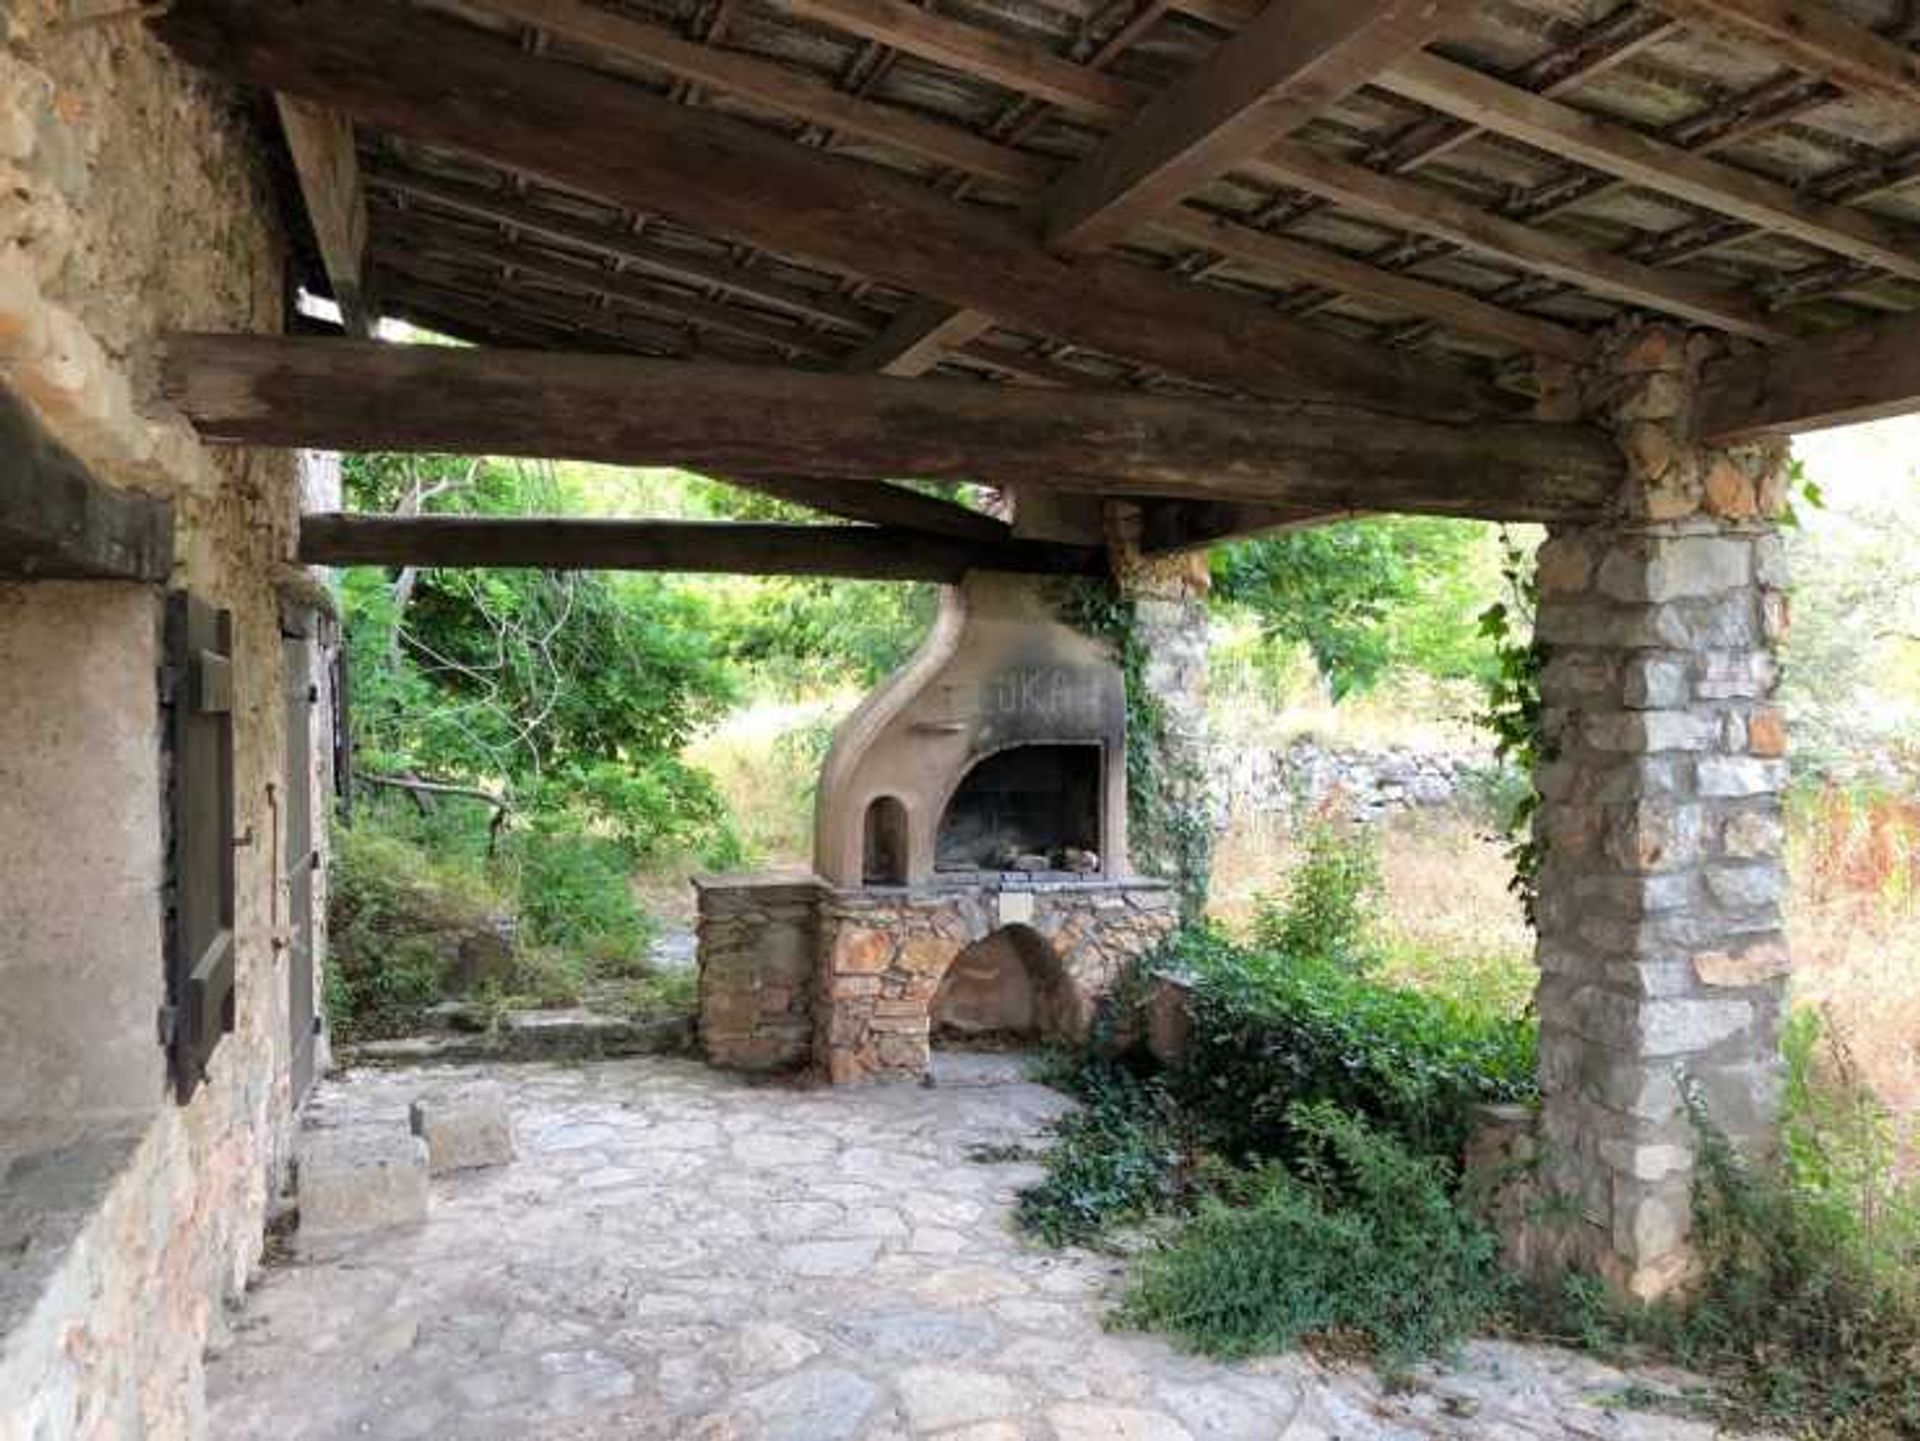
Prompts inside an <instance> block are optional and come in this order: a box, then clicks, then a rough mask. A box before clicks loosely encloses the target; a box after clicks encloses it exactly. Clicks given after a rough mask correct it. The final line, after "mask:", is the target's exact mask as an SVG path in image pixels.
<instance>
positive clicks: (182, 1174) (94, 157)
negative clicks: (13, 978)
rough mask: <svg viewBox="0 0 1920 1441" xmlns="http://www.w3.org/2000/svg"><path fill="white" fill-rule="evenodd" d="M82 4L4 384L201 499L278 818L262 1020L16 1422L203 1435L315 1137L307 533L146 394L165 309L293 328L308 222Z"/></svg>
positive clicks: (40, 1355) (244, 729)
mask: <svg viewBox="0 0 1920 1441" xmlns="http://www.w3.org/2000/svg"><path fill="white" fill-rule="evenodd" d="M96 8H97V7H96ZM74 10H75V7H73V6H71V5H68V4H65V3H57V0H16V3H13V4H11V5H9V6H7V7H5V9H4V10H0V195H4V196H5V197H6V199H5V203H4V204H0V381H4V383H5V384H7V385H8V386H9V387H11V388H12V389H13V390H14V391H15V392H16V393H18V394H19V395H21V396H22V397H24V398H25V399H26V400H27V402H28V403H29V404H30V405H31V406H33V407H34V408H35V410H36V411H37V412H38V413H39V415H40V417H41V419H42V420H43V422H44V423H45V424H46V426H47V428H48V429H49V431H50V432H51V433H52V434H53V435H54V436H55V437H56V438H58V439H59V440H60V441H62V442H63V443H64V444H66V445H67V446H68V447H69V448H70V449H71V450H73V451H74V452H75V453H76V454H78V455H79V456H80V457H81V458H82V459H83V460H85V461H86V462H88V463H89V464H90V465H91V466H92V467H93V469H94V471H95V473H96V474H98V475H99V476H100V477H101V478H102V479H103V480H105V481H107V482H109V483H111V484H117V485H122V486H127V487H131V488H137V489H143V490H146V491H149V492H152V493H155V494H159V495H164V496H166V497H168V498H170V499H171V500H172V501H173V503H174V508H175V518H176V526H177V536H178V539H177V554H176V566H175V572H174V576H173V583H174V584H176V585H187V586H191V587H192V588H194V589H195V590H197V591H199V592H200V593H202V594H203V595H205V596H206V597H207V598H208V599H210V600H212V601H214V602H216V603H218V604H221V605H224V606H227V607H230V608H231V609H232V610H233V613H234V631H235V650H234V676H235V703H234V719H235V732H236V754H235V793H236V796H237V814H236V825H237V829H238V831H239V833H240V834H241V835H243V836H244V835H246V834H247V833H249V832H251V834H252V835H253V836H254V837H256V838H257V839H256V843H255V844H253V845H251V846H249V847H247V848H245V849H242V850H241V851H239V852H238V855H237V865H238V875H237V914H236V922H235V938H236V996H237V1018H236V1030H235V1032H234V1034H233V1035H231V1036H229V1037H227V1038H226V1040H225V1041H224V1042H223V1043H222V1045H221V1046H220V1049H219V1051H218V1053H217V1054H216V1056H215V1058H214V1062H213V1067H212V1075H211V1079H210V1080H209V1082H208V1083H207V1084H206V1085H205V1086H203V1087H202V1088H201V1090H200V1092H199V1093H198V1095H197V1096H196V1097H195V1099H194V1101H193V1102H192V1104H191V1105H189V1106H186V1107H184V1108H183V1107H179V1106H176V1105H175V1104H173V1102H172V1101H171V1100H170V1099H169V1098H168V1097H166V1096H165V1095H164V1094H162V1093H160V1092H159V1091H158V1089H157V1088H156V1090H155V1092H154V1093H153V1094H152V1095H151V1096H150V1097H149V1098H148V1101H147V1105H146V1107H145V1109H144V1111H135V1112H133V1113H131V1114H130V1115H122V1116H121V1117H119V1118H118V1119H117V1120H116V1121H115V1122H114V1124H115V1125H117V1126H120V1127H125V1126H127V1125H129V1124H134V1125H137V1126H138V1129H139V1139H138V1142H137V1144H135V1145H132V1146H131V1147H130V1148H129V1149H128V1150H127V1151H126V1153H125V1156H126V1159H125V1163H124V1165H122V1166H120V1167H119V1168H118V1169H117V1170H115V1171H114V1172H113V1173H112V1174H111V1175H108V1176H105V1177H102V1178H101V1186H100V1190H101V1192H102V1195H101V1198H100V1199H99V1201H98V1204H97V1205H96V1206H94V1207H93V1208H92V1209H90V1210H89V1211H88V1212H87V1214H86V1215H85V1216H84V1217H81V1218H79V1220H78V1221H77V1222H76V1226H77V1230H76V1234H75V1236H74V1239H73V1241H72V1243H71V1245H70V1246H68V1247H67V1248H66V1249H65V1250H64V1251H63V1252H62V1253H61V1254H59V1255H58V1256H57V1257H52V1258H47V1261H48V1265H49V1267H50V1268H51V1269H50V1272H49V1274H48V1275H47V1277H46V1282H45V1285H44V1286H43V1287H42V1288H41V1289H40V1290H39V1293H38V1300H37V1301H36V1302H35V1303H34V1304H33V1305H31V1306H30V1307H28V1308H27V1309H26V1311H25V1312H24V1313H23V1314H21V1315H19V1316H18V1317H17V1318H16V1324H15V1325H13V1326H12V1327H11V1328H10V1329H9V1330H8V1332H7V1334H6V1335H5V1337H4V1339H0V1437H4V1438H7V1441H12V1438H13V1437H15V1436H22V1437H25V1436H31V1437H34V1438H36V1441H38V1438H41V1437H66V1436H99V1437H109V1436H111V1437H121V1436H143V1437H156V1438H165V1437H175V1436H194V1435H198V1434H201V1432H202V1431H203V1429H204V1426H203V1398H202V1395H201V1391H202V1381H201V1363H200V1357H201V1353H202V1350H203V1348H204V1345H205V1343H206V1341H207V1339H208V1337H209V1335H210V1333H211V1332H212V1331H213V1330H214V1329H215V1327H216V1326H217V1325H218V1324H219V1318H220V1313H221V1302H222V1300H223V1298H226V1297H231V1296H233V1295H235V1294H237V1293H238V1292H239V1290H240V1289H241V1287H242V1286H243V1285H244V1283H245V1281H246V1278H247V1275H248V1273H249V1270H250V1269H251V1267H252V1266H253V1265H254V1263H255V1261H256V1260H257V1258H258V1255H259V1250H260V1244H261V1235H262V1227H263V1221H264V1217H265V1213H266V1208H267V1204H268V1198H269V1194H270V1190H271V1188H272V1186H273V1185H274V1182H275V1178H276V1177H277V1175H278V1173H279V1172H280V1170H281V1166H282V1161H283V1158H284V1156H285V1154H286V1150H287V1142H288V1138H289V1135H290V1132H291V1097H290V1094H289V1084H288V1077H287V1066H286V1060H287V1052H288V1036H287V1024H288V1023H287V995H286V990H287V978H286V972H285V970H284V969H283V962H282V960H281V952H280V946H279V943H280V942H281V941H283V939H284V938H283V937H280V936H277V935H275V934H274V931H273V918H274V917H275V916H276V915H277V916H279V917H281V918H282V919H283V920H284V917H285V916H286V914H287V904H286V898H285V891H284V886H285V877H284V876H283V875H282V874H281V870H282V867H281V864H280V858H279V856H278V855H277V854H276V847H274V846H273V845H271V844H270V843H269V842H268V841H267V839H266V838H267V837H270V836H271V835H272V834H273V830H272V825H273V817H272V815H271V813H270V811H269V807H268V802H267V787H268V786H269V785H270V784H271V785H275V786H284V784H285V765H284V752H283V748H282V729H283V725H284V700H283V694H282V675H281V662H280V634H279V612H278V598H277V595H276V592H275V581H276V574H275V567H276V564H277V563H279V562H281V560H282V558H283V557H284V556H286V555H287V554H289V553H290V552H291V537H292V534H293V527H294V521H295V515H296V512H297V503H296V486H295V479H294V466H293V461H292V457H290V456H286V455H280V454H271V453H247V452H238V451H226V452H220V453H214V452H210V451H208V450H205V449H203V448H202V447H201V446H200V445H199V444H198V442H197V440H196V439H195V438H194V436H193V435H192V432H191V430H190V429H189V428H188V427H187V426H186V424H185V423H184V421H182V420H181V419H180V418H178V417H177V416H167V415H163V414H157V413H147V412H144V411H143V409H142V404H141V397H142V395H143V385H144V380H143V377H144V376H145V374H146V373H147V370H148V367H149V361H150V347H151V344H152V341H153V339H154V337H155V336H156V335H158V334H159V333H160V332H162V331H165V330H168V329H174V328H196V327H199V328H214V329H231V330H273V329H277V328H278V326H279V320H280V317H281V315H282V308H283V307H282V294H281V275H282V268H283V267H282V256H283V247H282V240H281V237H280V235H279V234H278V231H277V228H276V225H275V223H274V221H273V219H272V215H273V207H272V203H271V200H270V195H269V189H268V186H267V183H266V178H265V174H264V169H263V166H262V163H261V160H260V156H259V154H258V152H257V149H256V146H255V143H254V140H253V137H252V135H251V133H250V131H249V127H248V125H247V124H246V123H244V121H243V119H242V115H241V112H240V109H239V105H238V103H237V101H236V100H235V98H234V97H233V96H231V95H229V94H227V93H224V92H220V91H216V90H215V89H214V88H212V87H211V86H210V85H209V84H207V83H206V82H205V81H203V80H202V79H200V78H199V77H197V76H195V75H193V74H190V73H188V72H187V71H185V70H184V69H183V68H182V67H180V66H178V65H177V64H175V63H174V62H173V61H172V60H171V58H170V57H168V56H167V55H166V54H165V53H164V52H162V51H161V50H160V49H159V47H158V46H156V45H155V44H154V43H153V42H152V41H151V40H150V39H149V38H148V37H147V35H146V33H145V31H144V29H143V28H142V27H141V26H140V25H139V24H137V23H135V22H133V21H131V20H121V21H109V22H107V23H105V24H101V25H95V26H91V27H83V28H71V27H67V28H62V27H59V26H57V25H56V24H55V22H56V21H62V20H66V19H68V18H70V17H71V15H72V14H73V13H74ZM15 623H16V622H15V619H14V618H13V617H12V616H10V615H6V614H0V626H9V625H13V624H15ZM14 639H15V641H16V642H17V643H19V644H21V645H31V644H34V643H35V642H36V639H37V641H38V643H39V644H41V645H46V644H51V643H52V640H51V637H50V636H49V635H47V634H45V633H42V634H40V635H39V636H37V637H36V636H35V635H34V634H33V633H32V632H17V633H16V634H15V637H14ZM155 743H156V744H157V743H158V742H157V729H156V740H155ZM150 799H151V798H149V797H145V796H141V795H138V794H132V795H129V796H128V797H127V802H128V804H129V805H132V806H136V807H141V806H146V805H148V804H149V803H150ZM8 809H9V799H8V797H7V796H5V795H0V889H5V888H6V887H7V885H8V884H9V881H8V879H7V876H6V868H7V866H8V864H9V861H8V857H9V856H13V857H15V858H17V857H18V855H19V849H20V848H21V847H23V846H29V845H31V844H32V840H33V837H32V835H31V834H27V833H23V831H22V830H21V829H19V828H17V827H16V826H15V825H14V824H13V822H12V821H11V819H10V818H9V815H8ZM155 814H156V818H157V807H156V811H155ZM317 814H324V811H323V810H322V811H319V812H317ZM69 823H70V824H71V825H72V826H73V827H75V828H78V829H82V830H86V829H88V828H97V829H96V831H95V834H97V836H98V838H99V839H100V841H101V844H102V846H103V848H109V849H106V850H103V857H104V858H105V859H106V861H107V862H108V863H111V862H112V860H113V858H114V856H115V855H116V854H117V850H116V849H112V847H113V846H114V842H113V840H112V831H113V828H114V825H115V824H117V822H116V821H113V820H111V819H110V818H103V817H98V816H95V815H93V814H92V813H91V812H90V811H89V810H87V809H85V808H83V807H81V806H79V805H78V804H76V806H75V808H74V811H73V813H72V814H71V816H70V817H69ZM138 865H139V866H140V867H141V868H144V869H148V870H151V861H150V859H148V860H140V861H138ZM149 879H150V883H151V884H152V885H153V886H155V887H156V888H157V887H158V885H159V883H160V877H159V875H158V874H157V873H152V874H150V877H149ZM124 955H125V964H126V965H127V966H128V967H129V970H130V974H137V975H139V976H143V977H144V976H150V975H152V974H156V973H157V972H158V969H159V967H160V966H161V964H162V961H161V956H160V954H159V953H158V951H157V950H156V949H155V948H154V944H153V938H151V937H139V938H134V937H129V938H127V945H126V947H125V952H124ZM75 1002H76V1003H78V1004H84V1003H85V998H81V997H76V998H75ZM12 1004H13V998H12V997H0V1045H4V1044H6V1043H7V1042H6V1039H5V1038H6V1036H7V1035H8V1034H9V1033H11V1032H14V1031H15V1030H16V1029H17V1028H18V1027H19V1026H20V1025H22V1024H35V1023H37V1022H36V1018H35V1017H31V1016H27V1017H22V1016H16V1015H11V1014H8V1013H7V1012H8V1008H9V1007H10V1006H11V1005H12ZM146 1025H147V1031H146V1034H147V1035H148V1036H149V1037H151V1036H152V1034H153V1031H152V1018H151V1017H148V1019H147V1022H146ZM15 1199H17V1196H16V1197H15Z"/></svg>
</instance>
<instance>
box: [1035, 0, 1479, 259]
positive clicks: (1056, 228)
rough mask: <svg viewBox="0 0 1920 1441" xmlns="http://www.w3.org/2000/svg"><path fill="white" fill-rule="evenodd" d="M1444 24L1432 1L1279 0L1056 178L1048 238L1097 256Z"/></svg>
mask: <svg viewBox="0 0 1920 1441" xmlns="http://www.w3.org/2000/svg"><path fill="white" fill-rule="evenodd" d="M1451 18H1457V17H1455V16H1453V15H1452V14H1451V12H1450V11H1449V10H1448V8H1447V7H1446V6H1445V5H1442V4H1438V3H1435V0H1283V3H1276V4H1269V5H1268V6H1267V7H1266V8H1265V9H1264V10H1262V11H1261V12H1260V14H1259V15H1258V16H1257V17H1255V19H1254V20H1253V21H1252V23H1251V24H1249V25H1248V26H1247V28H1246V29H1244V30H1242V31H1241V32H1240V33H1239V34H1238V35H1236V36H1234V37H1233V39H1232V40H1230V41H1228V42H1227V43H1226V44H1225V45H1222V46H1221V47H1220V48H1219V49H1218V50H1216V51H1215V52H1214V53H1213V54H1212V55H1211V56H1210V57H1209V58H1208V59H1207V61H1206V63H1204V64H1203V65H1201V66H1200V67H1198V68H1197V69H1196V70H1194V71H1193V72H1192V73H1191V74H1189V75H1187V76H1186V77H1184V78H1183V79H1182V80H1180V81H1179V82H1178V83H1177V84H1175V85H1172V86H1170V87H1168V88H1167V89H1166V90H1164V91H1162V92H1161V93H1159V94H1158V95H1155V96H1154V97H1153V99H1152V100H1150V101H1148V102H1147V103H1146V104H1145V105H1144V106H1143V107H1141V109H1140V110H1139V111H1138V112H1137V113H1135V114H1134V115H1133V117H1132V118H1131V119H1130V120H1129V121H1128V122H1127V124H1126V125H1125V126H1124V127H1122V128H1121V129H1120V130H1119V131H1118V132H1117V133H1116V134H1115V135H1113V136H1112V137H1111V138H1109V139H1108V140H1107V141H1106V142H1105V143H1104V144H1102V145H1101V146H1100V147H1099V148H1097V149H1096V150H1094V151H1093V153H1092V154H1090V155H1088V156H1087V157H1086V158H1085V159H1084V160H1081V161H1080V162H1079V163H1078V164H1076V165H1075V166H1074V167H1073V169H1072V170H1070V171H1068V172H1067V174H1066V175H1065V176H1064V177H1062V178H1061V180H1060V181H1059V183H1058V184H1057V185H1056V186H1055V187H1054V188H1053V190H1052V191H1051V192H1050V193H1049V195H1048V196H1047V198H1046V201H1045V202H1044V204H1043V206H1042V211H1041V218H1042V224H1043V225H1044V227H1045V230H1046V234H1047V239H1048V241H1049V242H1050V243H1051V244H1053V245H1054V246H1055V247H1056V248H1058V249H1061V250H1075V251H1077V250H1097V249H1099V248H1100V247H1101V246H1103V245H1108V244H1111V243H1113V242H1115V241H1118V240H1123V239H1125V238H1126V235H1127V233H1128V232H1129V231H1131V230H1133V229H1135V228H1136V227H1138V226H1139V225H1140V223H1141V222H1142V221H1145V220H1148V219H1151V218H1152V217H1154V216H1155V215H1158V214H1160V213H1161V212H1163V211H1166V210H1170V209H1172V208H1173V207H1174V206H1175V205H1177V204H1179V202H1180V201H1181V200H1182V199H1183V198H1184V197H1186V196H1188V195H1191V194H1193V193H1194V192H1195V191H1197V190H1200V189H1201V188H1203V187H1204V186H1206V185H1207V184H1208V183H1209V182H1211V181H1213V180H1215V179H1217V178H1218V177H1219V176H1221V175H1224V174H1225V173H1226V172H1227V171H1228V170H1230V169H1232V168H1233V167H1234V166H1235V165H1237V164H1239V163H1240V162H1242V161H1244V160H1247V159H1248V158H1250V157H1251V156H1253V155H1256V154H1258V153H1259V152H1260V151H1261V150H1262V149H1263V148H1265V147H1266V146H1267V145H1268V144H1270V143H1271V142H1273V141H1275V140H1278V139H1280V138H1281V137H1282V136H1284V135H1286V134H1287V133H1288V132H1289V131H1292V130H1295V129H1297V128H1299V127H1300V126H1301V125H1304V124H1305V123H1306V122H1307V121H1309V120H1311V119H1312V118H1313V117H1314V116H1315V115H1316V114H1318V113H1319V112H1320V111H1322V110H1324V109H1326V108H1327V107H1328V106H1330V105H1332V104H1334V102H1336V101H1338V100H1340V99H1342V98H1343V97H1344V96H1346V95H1348V94H1349V93H1351V92H1352V91H1355V90H1358V89H1359V88H1360V87H1361V86H1362V85H1364V84H1366V83H1367V81H1368V80H1370V79H1371V78H1372V77H1373V76H1374V75H1375V74H1376V73H1377V72H1378V71H1380V70H1381V69H1383V68H1385V67H1386V66H1387V65H1388V64H1390V63H1391V62H1392V61H1394V60H1397V59H1399V58H1401V57H1402V56H1404V55H1406V54H1408V53H1410V52H1412V51H1415V50H1418V49H1419V48H1420V47H1422V46H1423V45H1425V44H1426V43H1427V42H1428V41H1430V40H1432V39H1434V38H1435V37H1436V36H1438V34H1439V33H1440V30H1441V29H1442V27H1443V26H1444V25H1445V24H1446V23H1447V21H1448V20H1449V19H1451Z"/></svg>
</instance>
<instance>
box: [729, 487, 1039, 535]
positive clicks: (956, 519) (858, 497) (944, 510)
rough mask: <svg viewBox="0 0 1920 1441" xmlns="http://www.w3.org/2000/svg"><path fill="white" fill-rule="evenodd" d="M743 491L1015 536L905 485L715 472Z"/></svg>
mask: <svg viewBox="0 0 1920 1441" xmlns="http://www.w3.org/2000/svg"><path fill="white" fill-rule="evenodd" d="M715 479H718V480H722V481H724V482H725V483H726V484H728V485H734V486H738V487H739V488H740V489H742V490H753V491H758V492H760V494H762V495H771V496H774V497H777V498H778V499H780V500H784V501H788V502H790V503H791V504H794V505H803V506H805V507H806V508H807V509H808V510H817V511H819V512H820V513H821V514H822V515H837V516H839V517H840V518H841V519H842V520H857V521H862V522H864V523H866V524H868V525H884V526H891V527H893V528H895V529H897V530H923V531H927V532H928V533H930V534H933V535H947V536H954V537H957V538H959V539H961V540H977V541H980V542H982V543H984V544H993V543H997V542H999V541H1003V540H1011V539H1013V527H1012V526H1010V525H1008V524H1007V523H1006V522H1005V521H1004V520H995V519H994V518H993V517H992V516H990V515H983V514H981V513H980V512H979V511H977V510H971V509H969V508H968V507H966V506H964V505H960V504H957V503H956V502H954V501H951V500H942V499H941V498H940V497H939V496H937V495H926V494H924V493H922V492H921V491H917V490H909V489H908V488H907V487H906V486H904V485H889V484H886V483H885V482H874V481H862V480H834V479H830V478H823V477H819V476H811V475H780V476H772V475H753V476H746V475H726V476H716V477H715Z"/></svg>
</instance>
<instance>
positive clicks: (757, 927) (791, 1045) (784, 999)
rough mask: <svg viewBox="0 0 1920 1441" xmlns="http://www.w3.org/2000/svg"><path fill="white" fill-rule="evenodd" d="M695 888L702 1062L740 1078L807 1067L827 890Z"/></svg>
mask: <svg viewBox="0 0 1920 1441" xmlns="http://www.w3.org/2000/svg"><path fill="white" fill-rule="evenodd" d="M693 885H694V890H695V893H696V894H697V896H698V900H699V908H700V912H699V955H700V1044H701V1047H702V1048H703V1049H704V1050H705V1051H706V1055H707V1060H708V1061H710V1062H711V1063H712V1064H714V1065H716V1066H730V1067H733V1068H736V1069H738V1070H743V1071H775V1070H785V1069H789V1068H795V1067H801V1066H805V1065H807V1064H808V1062H810V1061H811V1060H812V1059H813V1007H814V990H815V987H814V981H815V976H816V974H817V972H818V971H819V923H818V913H819V907H820V897H821V895H822V894H823V893H824V892H825V889H826V883H825V882H824V881H821V880H820V879H819V878H818V877H815V876H785V875H778V876H696V877H694V881H693Z"/></svg>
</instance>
